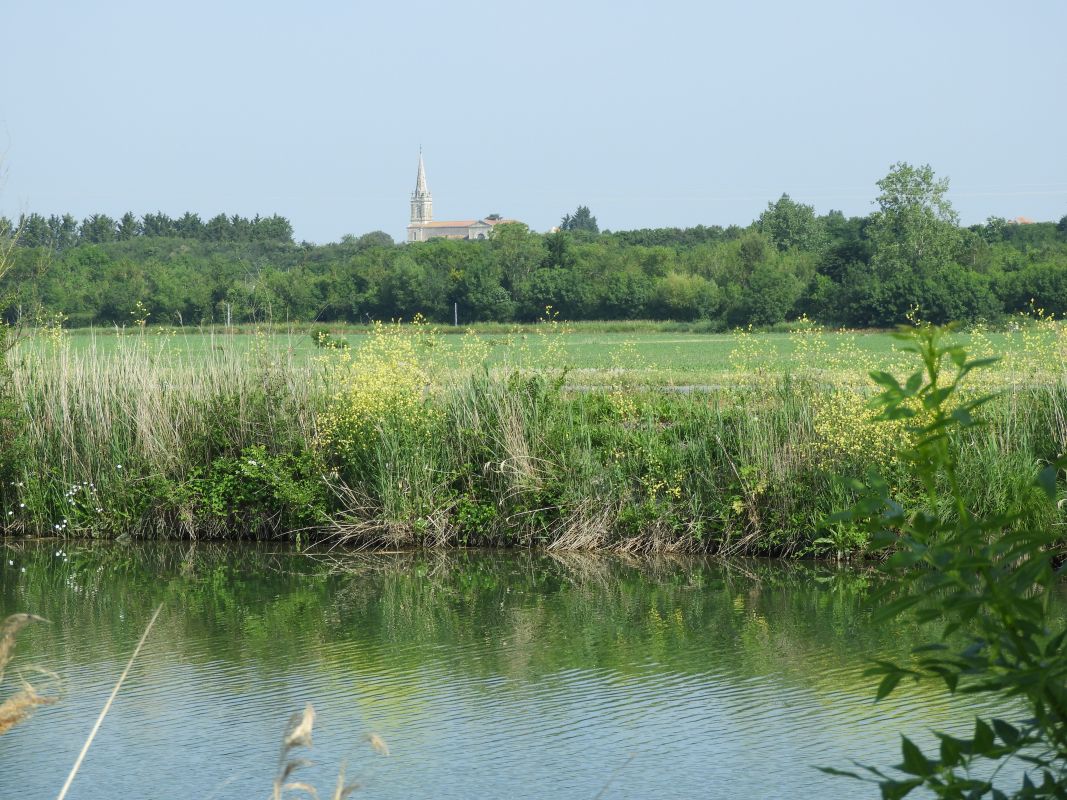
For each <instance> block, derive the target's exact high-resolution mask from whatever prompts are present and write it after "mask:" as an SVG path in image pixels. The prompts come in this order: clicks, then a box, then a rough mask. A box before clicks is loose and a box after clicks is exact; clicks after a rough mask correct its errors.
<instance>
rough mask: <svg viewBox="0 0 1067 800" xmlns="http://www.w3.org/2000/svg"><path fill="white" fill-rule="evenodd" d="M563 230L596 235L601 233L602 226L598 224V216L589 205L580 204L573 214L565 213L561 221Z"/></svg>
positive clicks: (560, 227) (560, 225)
mask: <svg viewBox="0 0 1067 800" xmlns="http://www.w3.org/2000/svg"><path fill="white" fill-rule="evenodd" d="M559 229H560V230H561V231H570V232H572V233H573V232H576V231H582V232H584V233H588V234H592V235H594V236H595V235H596V234H598V233H600V226H598V225H597V224H596V217H594V216H593V214H592V212H591V211H590V210H589V206H578V208H577V209H575V212H574V213H573V214H564V215H563V219H561V220H560V222H559Z"/></svg>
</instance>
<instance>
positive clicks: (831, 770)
mask: <svg viewBox="0 0 1067 800" xmlns="http://www.w3.org/2000/svg"><path fill="white" fill-rule="evenodd" d="M815 769H817V770H819V772H825V773H826V774H827V775H835V776H837V777H839V778H855V779H856V780H858V781H862V780H864V778H863V776H862V775H857V774H856V773H855V772H849V771H848V770H845V769H834V768H833V767H816V768H815Z"/></svg>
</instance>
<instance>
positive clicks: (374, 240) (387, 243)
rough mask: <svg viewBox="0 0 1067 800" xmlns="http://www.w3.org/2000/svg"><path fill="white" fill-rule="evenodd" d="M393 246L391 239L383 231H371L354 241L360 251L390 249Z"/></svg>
mask: <svg viewBox="0 0 1067 800" xmlns="http://www.w3.org/2000/svg"><path fill="white" fill-rule="evenodd" d="M395 244H396V242H394V241H393V237H392V236H390V235H389V234H388V233H386V232H385V231H371V232H370V233H365V234H363V235H362V236H360V237H359V238H358V239H356V246H357V247H359V248H360V249H361V250H365V249H367V248H370V247H392V246H393V245H395Z"/></svg>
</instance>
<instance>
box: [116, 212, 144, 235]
mask: <svg viewBox="0 0 1067 800" xmlns="http://www.w3.org/2000/svg"><path fill="white" fill-rule="evenodd" d="M140 233H141V223H140V222H138V221H137V217H135V216H134V215H133V212H132V211H127V212H126V213H125V214H123V215H122V219H120V220H119V227H118V231H117V232H116V236H115V238H117V239H118V240H119V241H121V242H127V241H129V240H130V239H133V238H134V237H136V236H139V235H140Z"/></svg>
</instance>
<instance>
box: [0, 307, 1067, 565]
mask: <svg viewBox="0 0 1067 800" xmlns="http://www.w3.org/2000/svg"><path fill="white" fill-rule="evenodd" d="M1042 324H1043V325H1045V324H1044V323H1042ZM537 335H543V336H545V337H546V341H545V342H542V343H540V344H539V345H538V347H536V348H527V347H526V345H525V344H524V343H523V342H521V341H517V342H516V344H515V351H514V354H513V356H514V357H513V358H512V360H511V361H510V362H507V363H503V364H501V365H500V366H497V367H495V368H494V369H492V370H489V369H487V368H485V367H483V366H482V363H483V362H482V360H481V359H480V354H482V353H483V352H484V346H483V344H482V343H480V342H479V340H478V338H477V337H476V336H472V337H471V338H470V339H469V340H468V341H467V342H466V343H465V344H464V346H463V348H462V349H461V350H460V351H459V352H458V354H457V350H456V349H455V348H452V349H448V350H447V351H445V350H442V349H441V348H440V347H439V344H438V342H437V340H436V334H435V333H434V332H433V331H432V330H429V329H426V328H425V327H422V328H420V327H419V326H404V327H403V328H400V327H395V328H390V327H389V326H379V327H378V328H376V329H374V330H373V331H372V332H371V334H369V339H368V342H367V343H366V344H365V345H364V346H361V347H360V348H358V349H356V350H354V351H330V352H326V353H325V354H324V356H323V357H322V358H321V359H319V360H317V361H312V362H308V361H307V360H305V359H296V358H294V357H293V356H292V355H291V354H286V353H284V352H282V353H279V352H278V351H277V350H276V349H273V348H270V347H268V346H266V344H265V343H264V346H263V347H258V348H257V347H253V348H251V350H250V352H248V353H238V352H237V351H236V350H235V349H234V348H229V347H223V348H221V349H219V350H211V351H210V354H209V355H208V356H206V357H205V355H204V354H203V353H199V354H197V355H196V356H195V358H194V357H192V356H184V355H183V354H182V353H181V352H180V351H175V350H173V349H168V348H170V347H171V345H168V344H167V343H166V342H165V341H164V340H160V339H158V338H153V337H151V336H147V335H144V334H143V333H135V334H132V335H129V336H128V337H127V338H126V339H125V340H124V341H123V342H122V346H121V347H110V348H108V349H107V350H106V351H96V350H94V349H93V348H92V347H82V348H78V349H71V348H69V347H66V346H64V344H63V342H62V337H60V340H59V341H58V342H57V343H56V345H55V346H54V347H50V348H37V349H35V350H34V351H33V352H32V353H25V354H22V355H21V356H20V358H21V360H19V361H17V362H16V363H15V364H14V365H13V366H14V371H13V393H14V396H15V398H16V401H17V406H18V408H19V409H21V411H22V433H21V444H20V447H21V452H22V453H23V454H24V455H22V456H21V460H20V464H19V470H18V471H17V474H16V475H15V476H14V478H13V479H12V480H11V481H10V482H9V485H8V486H5V490H4V492H3V493H0V517H2V525H3V531H4V532H5V533H8V534H37V535H39V534H49V533H51V534H58V535H68V536H69V535H78V536H105V537H107V536H111V537H114V536H130V537H181V538H233V537H288V538H293V539H299V541H301V542H307V541H316V540H321V541H332V542H335V543H340V544H344V545H348V546H352V547H387V548H396V547H442V546H456V545H506V546H523V547H537V546H546V547H551V548H552V549H555V550H566V549H611V550H618V551H623V552H653V551H654V552H671V551H675V552H677V551H682V552H692V551H702V552H717V553H724V554H740V553H764V554H771V553H773V554H784V555H806V554H809V555H810V554H824V555H846V554H848V553H850V552H862V551H863V550H864V548H865V546H866V541H865V539H864V534H863V533H862V532H861V531H859V530H857V529H855V528H851V527H849V526H848V525H845V524H843V523H835V524H828V523H826V521H825V520H826V519H827V518H828V517H829V516H830V515H831V514H832V513H833V512H834V511H835V510H837V509H838V508H840V507H842V506H843V505H846V504H848V503H849V502H851V500H852V499H854V497H855V496H856V491H857V489H856V488H855V486H854V485H850V484H848V483H845V482H842V481H841V480H840V479H839V478H838V476H841V475H854V476H857V477H859V478H860V480H861V481H862V479H863V476H864V475H865V474H866V473H867V470H868V469H869V468H870V467H871V466H877V467H878V468H879V469H880V470H881V471H882V473H883V474H885V475H887V476H888V478H889V479H890V481H891V482H892V484H893V490H894V491H895V492H896V493H897V494H898V495H900V496H901V497H903V498H908V497H910V496H912V495H913V494H915V493H916V491H917V486H916V484H915V483H914V479H913V478H911V477H909V474H908V472H907V470H906V469H904V468H903V467H902V465H900V464H898V463H896V462H895V460H894V455H893V454H894V453H895V452H896V451H897V450H898V449H899V448H898V447H897V445H898V444H899V443H900V438H901V437H902V436H904V435H905V432H904V431H903V430H902V429H901V428H900V427H899V426H894V424H893V423H891V422H885V421H878V420H876V419H875V418H874V415H873V413H871V412H869V411H868V410H867V409H866V406H865V402H866V398H867V397H868V396H869V395H870V391H871V390H870V389H869V388H868V385H869V382H867V383H865V382H864V379H863V377H862V376H863V374H864V372H865V371H867V370H869V369H873V368H876V367H878V366H880V365H877V364H874V363H869V359H867V358H866V357H865V356H862V354H859V353H858V352H856V353H850V352H847V351H841V350H840V349H838V350H837V351H834V353H833V354H828V353H829V351H828V348H827V347H825V346H824V345H825V343H823V342H821V340H820V339H819V336H820V335H821V334H819V333H818V332H811V331H806V332H800V333H797V334H796V335H795V336H796V338H797V341H796V342H795V343H794V352H796V353H797V354H798V355H797V361H796V364H795V365H794V369H792V370H791V371H790V372H788V373H782V372H780V371H779V372H775V371H771V370H768V369H765V368H764V367H761V366H760V364H759V358H760V351H759V346H758V342H757V341H756V339H755V338H754V337H753V336H752V335H750V334H744V333H743V334H740V335H739V336H738V337H737V338H738V341H737V346H736V348H735V353H734V356H732V363H734V364H735V367H736V369H737V374H736V380H732V381H730V382H729V383H728V385H724V386H719V387H704V388H703V389H701V390H692V388H690V389H688V390H686V391H673V390H672V389H671V387H670V386H662V385H658V384H655V383H648V382H643V381H639V380H634V379H633V378H632V377H628V375H629V373H627V372H626V371H625V370H620V371H619V372H618V373H613V376H612V378H611V382H610V383H606V384H604V385H598V386H580V385H575V384H573V383H571V382H570V380H569V377H570V376H569V373H568V371H567V369H566V367H565V365H564V364H563V361H562V359H561V352H562V350H561V348H560V347H558V346H556V345H557V340H556V339H553V338H552V337H558V336H559V335H560V332H559V330H558V329H554V328H552V327H551V326H550V325H549V326H546V327H545V328H544V329H543V333H540V334H537ZM1031 338H1032V342H1031V344H1030V345H1029V346H1028V347H1029V349H1028V350H1025V351H1024V353H1023V355H1025V356H1026V357H1025V358H1023V357H1022V356H1018V357H1016V356H1013V358H1012V359H1010V360H1009V362H1008V363H1005V364H1004V365H1002V366H1001V367H1000V368H999V369H998V370H991V371H990V372H991V373H993V377H992V378H991V380H992V381H993V382H994V384H995V385H994V386H993V388H994V389H995V390H996V391H997V392H998V397H997V399H996V400H995V401H994V402H992V403H991V404H989V405H988V406H986V407H984V409H983V414H984V418H985V421H986V423H987V424H986V425H985V426H983V427H980V428H975V429H968V430H967V431H966V432H961V433H960V434H959V435H958V436H957V437H956V438H955V439H954V442H953V446H954V447H956V448H958V451H959V456H960V463H961V467H962V469H961V475H962V476H963V480H964V481H965V486H964V489H965V491H966V492H967V494H968V497H969V500H970V502H971V503H972V504H973V506H974V508H975V510H976V511H977V512H982V511H988V510H994V509H1003V508H1006V507H1008V506H1011V507H1022V508H1023V510H1024V511H1026V512H1027V513H1030V514H1032V515H1037V516H1038V517H1041V519H1039V520H1038V521H1039V522H1042V523H1052V522H1056V521H1058V520H1054V519H1051V518H1046V517H1047V516H1048V514H1049V513H1050V512H1049V511H1048V510H1047V507H1046V506H1044V505H1043V504H1040V503H1030V499H1032V498H1033V494H1032V491H1031V489H1030V488H1029V487H1030V484H1031V479H1032V476H1033V474H1034V473H1035V471H1036V469H1037V468H1038V466H1039V465H1040V464H1042V463H1043V462H1046V461H1048V460H1051V459H1054V458H1055V457H1056V456H1057V455H1058V454H1059V453H1061V452H1063V451H1064V450H1065V449H1067V380H1064V374H1065V373H1063V371H1062V368H1061V366H1060V365H1061V364H1062V363H1063V362H1062V357H1061V355H1060V354H1061V353H1062V352H1063V350H1064V349H1065V348H1064V347H1063V343H1064V334H1063V331H1062V329H1061V328H1059V327H1054V326H1050V325H1045V327H1039V328H1038V330H1037V332H1036V333H1034V334H1033V336H1032V337H1031ZM534 351H536V357H535V356H534V355H533V353H534ZM445 353H447V355H443V354H445ZM1027 354H1028V355H1027ZM498 363H499V362H498ZM888 366H889V368H890V369H899V368H898V367H896V366H895V365H893V364H890V365H888ZM642 374H643V373H642ZM987 388H989V387H986V386H983V387H981V389H982V390H983V391H985V390H986V389H987ZM935 511H939V512H940V511H944V513H950V512H949V511H947V510H938V509H935Z"/></svg>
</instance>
